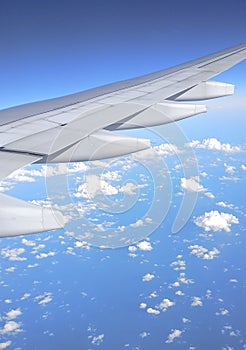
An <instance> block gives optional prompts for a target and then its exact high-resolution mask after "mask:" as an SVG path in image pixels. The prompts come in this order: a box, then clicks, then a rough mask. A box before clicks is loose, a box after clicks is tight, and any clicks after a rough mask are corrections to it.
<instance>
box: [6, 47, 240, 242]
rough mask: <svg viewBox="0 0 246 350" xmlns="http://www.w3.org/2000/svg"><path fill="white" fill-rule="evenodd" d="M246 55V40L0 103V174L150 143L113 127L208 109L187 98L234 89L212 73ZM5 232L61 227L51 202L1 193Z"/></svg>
mask: <svg viewBox="0 0 246 350" xmlns="http://www.w3.org/2000/svg"><path fill="white" fill-rule="evenodd" d="M245 58H246V44H242V45H239V46H236V47H232V48H230V49H227V50H223V51H220V52H217V53H215V54H212V55H209V56H205V57H203V58H200V59H198V60H193V61H191V62H188V63H185V64H182V65H179V66H176V67H173V68H169V69H166V70H161V71H158V72H155V73H152V74H148V75H144V76H141V77H138V78H134V79H129V80H125V81H122V82H117V83H113V84H109V85H105V86H102V87H99V88H94V89H90V90H87V91H84V92H80V93H76V94H72V95H69V96H65V97H59V98H55V99H50V100H46V101H41V102H35V103H30V104H26V105H22V106H18V107H13V108H8V109H5V110H2V111H0V134H1V138H0V162H1V168H0V180H2V179H4V178H5V177H7V176H8V175H9V174H11V173H12V172H13V171H14V170H16V169H18V168H21V167H23V166H25V165H27V164H32V163H59V162H69V161H73V162H74V161H85V160H98V159H105V158H110V157H116V156H119V155H124V154H129V153H133V152H137V151H140V150H144V149H147V148H149V147H150V143H149V140H145V139H140V138H134V137H129V136H125V135H123V134H119V133H114V130H121V129H122V130H123V129H131V128H141V127H142V128H144V127H149V126H157V125H163V124H166V123H171V122H175V121H177V120H180V119H184V118H187V117H190V116H193V115H196V114H199V113H203V112H206V107H205V106H204V105H200V104H196V103H194V102H193V103H184V102H187V101H197V100H206V99H212V98H216V97H221V96H227V95H231V94H233V92H234V86H233V85H231V84H226V83H221V82H216V81H214V80H210V79H211V78H213V77H214V76H216V75H218V74H219V73H221V72H223V71H225V70H227V69H228V68H230V67H232V66H234V65H235V64H237V63H239V62H240V61H242V60H244V59H245ZM0 208H1V211H0V220H1V229H0V237H6V236H15V235H20V234H26V233H34V232H41V231H46V230H50V229H56V228H60V227H63V225H64V222H63V219H62V215H61V214H60V213H59V212H55V211H53V210H52V209H48V208H41V207H38V206H35V205H33V204H30V203H27V202H24V201H21V200H19V199H15V198H12V197H9V196H6V195H5V194H0Z"/></svg>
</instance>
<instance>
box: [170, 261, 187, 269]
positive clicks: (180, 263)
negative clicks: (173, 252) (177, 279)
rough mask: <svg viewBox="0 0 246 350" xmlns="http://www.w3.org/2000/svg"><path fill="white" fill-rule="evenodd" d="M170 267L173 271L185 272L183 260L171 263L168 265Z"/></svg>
mask: <svg viewBox="0 0 246 350" xmlns="http://www.w3.org/2000/svg"><path fill="white" fill-rule="evenodd" d="M170 266H171V267H173V269H174V270H175V271H179V270H185V261H184V260H177V261H173V262H172V263H171V264H170Z"/></svg>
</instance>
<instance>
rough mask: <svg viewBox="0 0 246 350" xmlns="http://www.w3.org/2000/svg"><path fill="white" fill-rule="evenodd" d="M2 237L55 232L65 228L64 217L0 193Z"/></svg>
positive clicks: (0, 231)
mask: <svg viewBox="0 0 246 350" xmlns="http://www.w3.org/2000/svg"><path fill="white" fill-rule="evenodd" d="M0 222H1V228H0V237H12V236H19V235H23V234H30V233H37V232H43V231H49V230H55V229H59V228H63V227H64V220H63V217H62V215H61V214H60V213H59V212H57V211H54V210H52V209H51V208H44V207H39V206H37V205H34V204H32V203H28V202H25V201H22V200H20V199H17V198H13V197H10V196H7V195H5V194H3V193H0Z"/></svg>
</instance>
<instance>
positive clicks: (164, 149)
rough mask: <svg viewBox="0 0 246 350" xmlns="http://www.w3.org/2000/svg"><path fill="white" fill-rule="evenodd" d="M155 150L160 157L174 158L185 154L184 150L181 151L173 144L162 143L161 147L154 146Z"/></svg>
mask: <svg viewBox="0 0 246 350" xmlns="http://www.w3.org/2000/svg"><path fill="white" fill-rule="evenodd" d="M153 149H154V150H155V152H156V153H157V154H158V155H160V156H172V155H175V154H180V153H183V152H184V151H183V150H181V149H179V148H178V147H177V146H176V145H174V144H171V143H162V144H161V145H159V146H154V147H153Z"/></svg>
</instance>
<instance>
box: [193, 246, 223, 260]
mask: <svg viewBox="0 0 246 350" xmlns="http://www.w3.org/2000/svg"><path fill="white" fill-rule="evenodd" d="M188 248H189V249H190V250H191V254H192V255H195V256H197V257H198V258H201V259H204V260H213V259H214V258H216V257H217V256H218V254H219V253H220V251H219V250H218V249H217V248H213V249H212V250H208V249H207V248H204V247H202V246H201V245H198V244H195V245H190V246H189V247H188Z"/></svg>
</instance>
